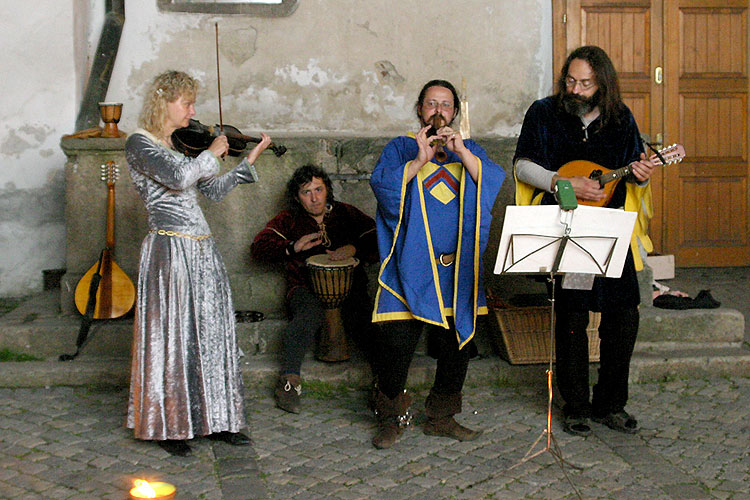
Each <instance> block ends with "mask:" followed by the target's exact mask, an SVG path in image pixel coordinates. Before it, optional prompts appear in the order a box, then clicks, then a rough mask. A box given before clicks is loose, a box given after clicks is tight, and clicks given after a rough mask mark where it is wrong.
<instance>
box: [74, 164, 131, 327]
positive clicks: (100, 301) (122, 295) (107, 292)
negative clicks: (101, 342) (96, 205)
mask: <svg viewBox="0 0 750 500" xmlns="http://www.w3.org/2000/svg"><path fill="white" fill-rule="evenodd" d="M101 168H102V181H104V182H106V184H107V233H106V243H105V246H104V249H103V250H102V252H101V255H100V257H99V260H98V261H97V262H95V263H94V265H93V266H91V268H89V270H88V271H86V274H84V275H83V277H82V278H81V280H80V281H79V282H78V285H76V291H75V304H76V308H77V309H78V312H80V313H81V314H83V315H86V313H87V306H88V305H89V296H90V294H91V291H92V290H96V303H95V307H94V312H93V318H94V319H114V318H119V317H121V316H124V315H125V314H127V313H128V312H129V311H130V310H131V309H132V308H133V304H134V303H135V287H134V286H133V282H132V281H131V280H130V278H129V277H128V275H127V274H126V273H125V271H123V270H122V268H121V267H120V266H118V265H117V263H116V262H115V182H117V178H118V177H119V173H120V169H119V167H118V166H117V164H116V163H115V162H114V161H108V162H107V163H106V164H104V165H102V166H101ZM92 283H93V284H94V285H95V286H93V287H92ZM96 285H98V286H96Z"/></svg>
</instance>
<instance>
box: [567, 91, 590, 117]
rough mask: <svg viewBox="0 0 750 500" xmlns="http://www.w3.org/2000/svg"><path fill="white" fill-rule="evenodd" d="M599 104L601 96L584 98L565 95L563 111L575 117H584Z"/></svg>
mask: <svg viewBox="0 0 750 500" xmlns="http://www.w3.org/2000/svg"><path fill="white" fill-rule="evenodd" d="M597 104H599V94H598V93H597V94H594V95H592V96H591V97H589V98H582V97H579V96H577V95H574V94H565V95H563V98H562V105H563V109H565V111H566V112H568V113H570V114H571V115H573V116H578V117H582V116H585V115H587V114H589V113H590V112H591V111H593V110H594V108H596V106H597Z"/></svg>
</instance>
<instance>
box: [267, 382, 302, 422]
mask: <svg viewBox="0 0 750 500" xmlns="http://www.w3.org/2000/svg"><path fill="white" fill-rule="evenodd" d="M300 395H302V379H300V376H299V375H295V374H293V373H287V374H284V375H282V376H280V377H279V380H278V382H276V388H275V389H274V391H273V398H274V400H275V401H276V406H278V407H279V408H281V409H282V410H284V411H288V412H289V413H299V408H300V399H299V397H300Z"/></svg>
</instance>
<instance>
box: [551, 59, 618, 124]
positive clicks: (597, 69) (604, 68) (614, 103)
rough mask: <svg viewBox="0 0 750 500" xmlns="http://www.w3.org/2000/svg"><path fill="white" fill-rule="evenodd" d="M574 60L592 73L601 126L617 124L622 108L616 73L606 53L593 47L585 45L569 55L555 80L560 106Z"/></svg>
mask: <svg viewBox="0 0 750 500" xmlns="http://www.w3.org/2000/svg"><path fill="white" fill-rule="evenodd" d="M574 59H581V60H583V61H586V62H587V63H588V64H589V66H591V69H592V70H593V72H594V77H595V78H596V85H597V86H598V90H597V92H598V93H599V102H598V104H597V105H598V106H599V111H600V112H601V117H602V120H601V124H602V125H601V126H602V127H605V126H606V125H607V123H609V121H610V120H613V121H614V122H618V121H619V120H620V116H621V113H622V109H623V107H624V103H623V102H622V97H620V83H619V81H618V79H617V71H615V66H614V64H612V60H611V59H610V58H609V56H608V55H607V53H606V52H604V50H602V49H601V48H599V47H597V46H595V45H585V46H583V47H579V48H577V49H575V50H574V51H573V52H571V53H570V55H569V56H568V58H567V59H566V60H565V64H564V65H563V67H562V70H561V71H560V77H559V78H558V79H557V88H556V94H555V95H556V97H557V100H558V103H559V104H560V105H562V98H563V96H564V95H565V92H566V91H567V86H566V84H565V79H566V78H567V77H568V69H569V68H570V63H571V62H572V61H573V60H574Z"/></svg>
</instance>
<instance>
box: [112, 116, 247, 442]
mask: <svg viewBox="0 0 750 500" xmlns="http://www.w3.org/2000/svg"><path fill="white" fill-rule="evenodd" d="M125 154H126V159H127V161H128V164H129V166H130V175H131V177H132V179H133V183H134V184H135V187H136V190H137V191H138V193H139V194H140V196H141V198H142V199H143V202H144V203H145V205H146V211H147V212H148V225H149V233H148V235H147V236H146V237H145V239H144V240H143V244H142V245H141V257H140V265H139V269H138V291H137V303H136V314H135V324H134V338H133V353H132V354H133V359H132V367H131V381H130V401H129V404H128V417H127V426H128V427H129V428H131V429H133V430H134V432H135V437H136V438H137V439H154V440H164V439H191V438H193V437H194V436H204V435H207V434H211V433H215V432H220V431H229V432H238V431H239V430H240V429H241V428H243V427H244V426H245V412H244V404H243V387H242V376H241V373H240V362H239V357H240V351H239V348H238V346H237V339H236V335H235V319H234V310H233V306H232V292H231V290H230V287H229V279H228V276H227V272H226V269H225V267H224V262H223V260H222V258H221V255H219V251H218V249H217V247H216V244H215V242H214V239H213V237H211V235H210V233H211V231H210V229H209V227H208V224H207V222H206V219H205V218H204V216H203V211H202V210H201V208H200V206H199V205H198V199H197V198H198V192H201V193H202V194H204V195H206V196H207V197H209V198H211V199H213V200H221V199H222V198H224V196H225V195H226V194H227V193H229V191H231V190H232V189H233V188H234V187H235V186H237V184H240V183H247V182H255V181H256V180H257V175H256V174H255V169H254V167H253V166H252V165H249V164H248V163H247V160H243V161H242V162H241V163H240V164H239V165H238V166H237V168H235V169H233V170H231V171H229V172H227V173H226V174H224V175H221V176H217V173H218V171H219V162H218V161H217V159H216V157H215V156H213V155H212V154H211V153H210V152H209V151H204V152H203V153H201V155H200V156H198V157H197V158H188V157H185V156H183V155H181V154H180V153H177V152H175V151H172V150H170V149H167V148H166V147H164V146H162V145H161V144H160V143H159V142H158V141H157V140H156V138H155V137H154V136H152V135H151V134H149V133H148V132H146V131H144V130H138V131H136V132H135V133H133V134H132V135H131V136H130V137H129V138H128V140H127V143H126V145H125Z"/></svg>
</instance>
